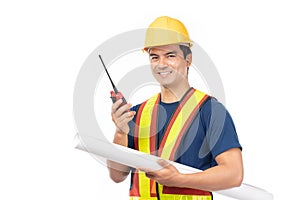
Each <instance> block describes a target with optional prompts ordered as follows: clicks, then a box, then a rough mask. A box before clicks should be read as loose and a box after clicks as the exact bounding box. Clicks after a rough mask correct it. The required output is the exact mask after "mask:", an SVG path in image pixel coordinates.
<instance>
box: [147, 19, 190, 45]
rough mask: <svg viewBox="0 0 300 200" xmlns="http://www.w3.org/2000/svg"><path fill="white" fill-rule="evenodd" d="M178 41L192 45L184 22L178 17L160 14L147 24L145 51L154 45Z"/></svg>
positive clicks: (178, 42) (176, 42)
mask: <svg viewBox="0 0 300 200" xmlns="http://www.w3.org/2000/svg"><path fill="white" fill-rule="evenodd" d="M180 43H182V44H186V45H188V46H189V47H191V46H192V40H191V39H190V36H189V33H188V31H187V29H186V28H185V26H184V24H183V23H182V22H181V21H179V20H178V19H174V18H171V17H168V16H162V17H158V18H156V19H155V20H154V21H153V22H152V23H151V24H150V25H149V27H148V29H147V32H146V39H145V45H144V50H145V51H147V50H148V49H149V48H151V47H154V46H162V45H168V44H180Z"/></svg>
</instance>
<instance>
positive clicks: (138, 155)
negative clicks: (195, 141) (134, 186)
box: [74, 134, 273, 200]
mask: <svg viewBox="0 0 300 200" xmlns="http://www.w3.org/2000/svg"><path fill="white" fill-rule="evenodd" d="M81 141H84V143H83V142H81ZM74 143H75V144H74V145H75V148H76V149H80V150H83V151H86V152H89V153H91V154H94V155H96V156H100V157H103V158H106V159H108V160H112V161H115V162H118V163H122V164H124V165H127V166H129V167H133V168H148V169H152V170H159V169H161V168H162V167H161V166H160V165H159V164H158V163H157V160H158V159H161V158H160V157H157V156H154V155H149V154H145V153H143V152H140V151H136V150H133V149H130V148H127V147H124V146H121V145H117V144H113V143H110V142H107V141H106V140H101V139H97V138H93V137H90V136H82V135H81V136H79V135H78V134H77V135H76V136H75V139H74ZM168 162H170V164H172V165H174V166H175V167H176V168H177V169H178V171H179V172H181V173H195V172H201V170H199V169H196V168H192V167H189V166H186V165H182V164H180V163H176V162H173V161H168ZM213 192H216V193H218V194H221V195H225V196H228V197H231V198H234V199H239V200H258V199H259V200H273V195H272V194H271V193H269V192H267V191H265V190H263V189H261V188H258V187H255V186H252V185H249V184H246V183H242V185H241V186H240V187H235V188H231V189H226V190H219V191H213Z"/></svg>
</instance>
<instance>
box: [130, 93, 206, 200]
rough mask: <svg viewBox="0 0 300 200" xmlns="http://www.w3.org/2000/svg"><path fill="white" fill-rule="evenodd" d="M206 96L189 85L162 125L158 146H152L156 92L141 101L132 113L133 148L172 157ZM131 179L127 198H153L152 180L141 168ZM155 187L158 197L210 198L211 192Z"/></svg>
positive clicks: (192, 199)
mask: <svg viewBox="0 0 300 200" xmlns="http://www.w3.org/2000/svg"><path fill="white" fill-rule="evenodd" d="M207 97H208V95H206V94H205V93H203V92H200V91H198V90H195V89H193V88H191V89H190V90H189V91H188V92H187V93H186V94H185V96H184V97H183V98H182V100H181V101H180V104H179V106H178V107H177V109H176V110H175V112H174V113H173V115H172V117H171V119H170V121H169V124H168V125H167V127H166V131H165V133H164V136H163V138H162V141H161V143H160V145H159V148H157V147H156V133H157V130H156V128H157V115H158V106H159V101H160V94H157V95H155V96H153V97H151V98H150V99H149V100H148V101H146V102H144V103H142V104H141V106H140V108H139V110H138V112H137V116H136V126H135V130H134V145H135V149H137V150H139V151H142V152H145V153H148V154H153V155H157V156H160V157H162V158H164V159H168V160H174V158H175V155H176V150H177V147H178V145H179V144H180V141H181V138H183V136H184V134H185V133H186V132H187V130H188V128H189V127H190V125H191V123H192V122H193V120H194V118H195V116H196V115H197V113H198V112H199V109H200V107H201V105H202V103H203V102H204V101H205V100H206V99H207ZM157 149H158V150H157ZM132 181H133V183H132V188H131V190H130V199H131V200H137V199H138V200H152V199H157V198H156V196H157V194H156V192H157V191H156V190H157V188H156V182H155V181H153V180H152V179H149V178H147V177H146V175H145V173H144V172H139V171H136V172H135V173H134V176H133V180H132ZM158 190H159V191H158V192H159V196H160V199H161V200H176V199H180V200H181V199H183V200H211V193H210V192H207V191H202V190H196V189H187V188H175V187H166V186H162V185H160V184H158Z"/></svg>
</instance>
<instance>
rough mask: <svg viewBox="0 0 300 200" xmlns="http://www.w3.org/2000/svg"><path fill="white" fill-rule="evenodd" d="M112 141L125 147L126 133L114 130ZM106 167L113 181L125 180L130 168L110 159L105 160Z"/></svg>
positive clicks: (126, 142)
mask: <svg viewBox="0 0 300 200" xmlns="http://www.w3.org/2000/svg"><path fill="white" fill-rule="evenodd" d="M113 143H115V144H119V145H122V146H126V147H127V144H128V139H127V134H125V133H122V132H120V131H116V133H115V136H114V140H113ZM107 167H108V169H109V175H110V177H111V179H112V180H113V181H115V182H121V181H123V180H125V179H126V177H127V176H128V174H129V172H130V168H129V167H128V166H126V165H123V164H120V163H117V162H114V161H110V160H108V161H107Z"/></svg>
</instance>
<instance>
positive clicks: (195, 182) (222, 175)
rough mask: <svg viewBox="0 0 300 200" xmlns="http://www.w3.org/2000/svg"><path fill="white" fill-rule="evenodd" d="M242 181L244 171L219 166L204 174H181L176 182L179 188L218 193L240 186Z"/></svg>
mask: <svg viewBox="0 0 300 200" xmlns="http://www.w3.org/2000/svg"><path fill="white" fill-rule="evenodd" d="M242 180H243V170H242V169H236V168H232V167H231V166H225V165H218V166H215V167H212V168H209V169H207V170H205V171H203V172H198V173H194V174H180V175H179V178H178V181H176V182H177V184H178V187H185V188H193V189H201V190H205V191H217V190H223V189H228V188H232V187H237V186H240V184H241V183H242Z"/></svg>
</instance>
